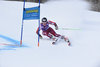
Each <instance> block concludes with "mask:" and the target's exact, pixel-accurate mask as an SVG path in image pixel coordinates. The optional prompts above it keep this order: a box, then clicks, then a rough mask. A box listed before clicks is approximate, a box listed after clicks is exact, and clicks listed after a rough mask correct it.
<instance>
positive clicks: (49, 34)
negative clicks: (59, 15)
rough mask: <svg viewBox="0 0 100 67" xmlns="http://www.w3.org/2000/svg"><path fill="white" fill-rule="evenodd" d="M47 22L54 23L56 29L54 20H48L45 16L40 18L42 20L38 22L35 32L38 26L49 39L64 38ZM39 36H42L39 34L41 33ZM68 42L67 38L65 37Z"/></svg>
mask: <svg viewBox="0 0 100 67" xmlns="http://www.w3.org/2000/svg"><path fill="white" fill-rule="evenodd" d="M49 24H51V25H54V26H55V29H56V30H58V26H57V24H56V23H55V22H53V21H48V20H47V18H46V17H44V18H42V22H41V24H40V26H39V27H38V29H37V31H36V33H37V34H38V31H39V28H40V30H42V34H43V35H45V36H47V37H49V38H50V39H53V38H54V37H53V36H55V37H61V39H65V37H64V36H61V35H60V34H57V33H56V32H55V31H54V30H53V29H52V28H51V27H50V26H49ZM39 37H40V38H41V39H42V38H43V37H42V36H41V34H39ZM65 40H67V41H68V42H69V40H68V38H67V39H65Z"/></svg>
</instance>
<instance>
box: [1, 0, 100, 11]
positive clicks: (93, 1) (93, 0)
mask: <svg viewBox="0 0 100 67" xmlns="http://www.w3.org/2000/svg"><path fill="white" fill-rule="evenodd" d="M0 1H2V0H0ZM5 1H7V0H5ZM8 1H24V0H8ZM26 1H27V2H36V3H38V2H39V0H26ZM40 1H41V3H46V2H47V1H49V0H40ZM52 1H53V0H52ZM58 1H59V0H58ZM69 1H70V0H69ZM83 1H87V2H88V3H90V5H91V9H90V10H92V11H97V12H100V0H83Z"/></svg>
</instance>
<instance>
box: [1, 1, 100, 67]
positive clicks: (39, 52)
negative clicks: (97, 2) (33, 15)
mask: <svg viewBox="0 0 100 67" xmlns="http://www.w3.org/2000/svg"><path fill="white" fill-rule="evenodd" d="M36 5H38V4H36V3H29V2H27V5H26V7H31V6H32V7H33V6H36ZM22 8H23V3H22V2H12V1H0V43H6V44H12V45H14V44H19V43H20V42H19V41H20V33H21V32H20V31H21V23H22ZM88 9H89V4H88V3H87V2H85V1H82V0H62V1H57V0H55V1H53V0H52V1H49V2H47V3H45V4H41V18H42V17H44V16H45V17H47V18H48V20H49V19H50V20H52V21H55V22H56V23H57V24H58V26H59V28H78V29H80V30H61V29H59V30H56V32H57V33H60V34H62V35H65V36H68V37H69V39H70V41H71V43H72V46H70V47H69V46H68V45H67V43H66V42H60V43H59V44H57V45H52V44H51V43H52V41H51V40H49V39H48V38H47V37H45V36H44V39H43V40H40V47H38V46H37V42H38V41H37V40H38V39H37V35H36V29H37V27H38V21H37V20H28V21H24V34H23V46H22V47H18V46H4V45H0V67H100V52H99V51H100V41H99V40H100V31H99V30H100V23H99V22H100V20H99V17H100V13H99V12H93V11H89V10H88ZM52 27H53V28H54V26H52Z"/></svg>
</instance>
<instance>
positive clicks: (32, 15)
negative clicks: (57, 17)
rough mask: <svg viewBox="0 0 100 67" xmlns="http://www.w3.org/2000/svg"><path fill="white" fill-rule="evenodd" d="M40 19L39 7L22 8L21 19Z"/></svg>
mask: <svg viewBox="0 0 100 67" xmlns="http://www.w3.org/2000/svg"><path fill="white" fill-rule="evenodd" d="M31 19H40V7H39V6H38V7H33V8H24V11H23V20H31Z"/></svg>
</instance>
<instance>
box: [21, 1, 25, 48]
mask: <svg viewBox="0 0 100 67" xmlns="http://www.w3.org/2000/svg"><path fill="white" fill-rule="evenodd" d="M24 10H25V0H24V4H23V11H24ZM22 14H23V17H24V12H23V13H22ZM23 17H22V26H21V39H20V46H22V39H23V24H24V19H23Z"/></svg>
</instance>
